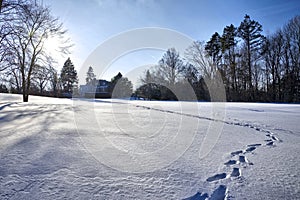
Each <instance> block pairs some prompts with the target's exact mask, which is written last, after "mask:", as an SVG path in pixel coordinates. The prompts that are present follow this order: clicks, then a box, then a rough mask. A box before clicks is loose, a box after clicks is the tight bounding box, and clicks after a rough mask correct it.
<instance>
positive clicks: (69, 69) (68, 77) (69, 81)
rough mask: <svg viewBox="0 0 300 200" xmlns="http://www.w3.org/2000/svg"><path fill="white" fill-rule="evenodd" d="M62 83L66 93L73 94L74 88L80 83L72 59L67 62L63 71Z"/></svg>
mask: <svg viewBox="0 0 300 200" xmlns="http://www.w3.org/2000/svg"><path fill="white" fill-rule="evenodd" d="M60 82H61V86H62V89H63V92H65V93H72V90H73V87H74V86H75V84H77V83H78V78H77V72H76V70H75V68H74V65H73V63H72V61H71V59H70V58H68V59H67V60H66V62H65V63H64V66H63V68H62V70H61V74H60Z"/></svg>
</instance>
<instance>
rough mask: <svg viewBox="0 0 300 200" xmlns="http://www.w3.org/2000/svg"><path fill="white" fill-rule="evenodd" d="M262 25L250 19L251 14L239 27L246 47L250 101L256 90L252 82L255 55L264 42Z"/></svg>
mask: <svg viewBox="0 0 300 200" xmlns="http://www.w3.org/2000/svg"><path fill="white" fill-rule="evenodd" d="M261 33H262V25H261V24H260V23H258V22H257V21H254V20H252V19H250V16H249V15H245V17H244V20H243V21H242V22H241V24H240V26H239V28H238V36H239V37H240V38H242V39H243V41H244V44H245V47H246V56H247V63H246V65H247V68H248V76H247V77H248V80H247V82H248V87H249V88H248V89H249V90H250V96H249V97H250V99H249V100H250V101H251V100H253V99H254V90H253V84H252V62H253V60H252V59H253V55H254V53H255V52H257V51H258V50H259V48H260V46H261V44H262V40H263V35H262V34H261Z"/></svg>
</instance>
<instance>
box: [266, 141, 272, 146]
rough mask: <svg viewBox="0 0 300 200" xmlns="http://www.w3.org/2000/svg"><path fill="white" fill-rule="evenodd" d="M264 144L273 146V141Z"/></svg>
mask: <svg viewBox="0 0 300 200" xmlns="http://www.w3.org/2000/svg"><path fill="white" fill-rule="evenodd" d="M266 145H267V146H273V145H274V142H273V141H271V142H268V143H267V144H266Z"/></svg>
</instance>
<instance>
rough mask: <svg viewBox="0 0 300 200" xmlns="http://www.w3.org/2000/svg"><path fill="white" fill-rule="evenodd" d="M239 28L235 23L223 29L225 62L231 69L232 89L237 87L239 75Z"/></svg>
mask: <svg viewBox="0 0 300 200" xmlns="http://www.w3.org/2000/svg"><path fill="white" fill-rule="evenodd" d="M236 37H237V30H236V27H234V25H233V24H231V25H229V26H226V27H225V28H224V29H223V34H222V52H223V56H224V60H225V64H226V65H228V66H229V69H230V72H229V73H230V78H229V77H228V79H230V81H229V82H230V84H231V89H232V90H236V88H237V76H236V55H237V53H236V48H237V46H236V45H237V41H236Z"/></svg>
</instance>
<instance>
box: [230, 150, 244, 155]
mask: <svg viewBox="0 0 300 200" xmlns="http://www.w3.org/2000/svg"><path fill="white" fill-rule="evenodd" d="M241 153H243V151H242V150H239V151H234V152H231V155H232V156H236V155H239V154H241Z"/></svg>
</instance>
